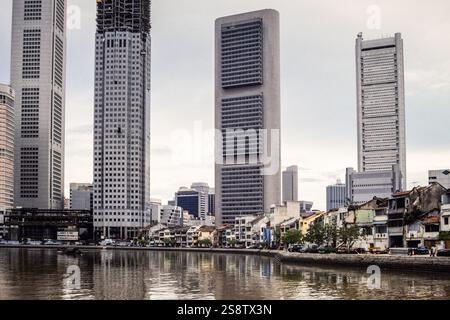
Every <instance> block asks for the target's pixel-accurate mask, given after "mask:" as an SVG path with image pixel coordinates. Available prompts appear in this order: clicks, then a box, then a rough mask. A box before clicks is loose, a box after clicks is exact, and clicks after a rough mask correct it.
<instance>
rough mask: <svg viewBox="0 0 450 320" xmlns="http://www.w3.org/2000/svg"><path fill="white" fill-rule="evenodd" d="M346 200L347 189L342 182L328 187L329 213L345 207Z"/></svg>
mask: <svg viewBox="0 0 450 320" xmlns="http://www.w3.org/2000/svg"><path fill="white" fill-rule="evenodd" d="M346 198H347V197H346V187H345V184H344V183H341V181H337V183H336V184H335V185H331V186H327V211H331V210H333V209H339V208H342V207H344V206H345V204H346Z"/></svg>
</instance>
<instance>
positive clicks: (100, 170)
mask: <svg viewBox="0 0 450 320" xmlns="http://www.w3.org/2000/svg"><path fill="white" fill-rule="evenodd" d="M150 44H151V40H150V0H102V1H97V33H96V49H95V56H96V63H95V70H96V71H95V111H94V227H95V229H96V231H99V232H100V233H102V234H103V235H104V236H106V237H113V238H121V239H129V238H133V237H135V236H136V235H137V232H138V230H139V229H141V228H143V227H144V226H146V225H147V224H150V220H151V217H150V53H151V51H150Z"/></svg>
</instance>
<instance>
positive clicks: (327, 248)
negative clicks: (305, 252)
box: [317, 246, 337, 254]
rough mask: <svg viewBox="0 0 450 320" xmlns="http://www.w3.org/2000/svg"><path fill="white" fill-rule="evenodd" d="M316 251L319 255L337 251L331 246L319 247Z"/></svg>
mask: <svg viewBox="0 0 450 320" xmlns="http://www.w3.org/2000/svg"><path fill="white" fill-rule="evenodd" d="M317 250H318V252H319V253H321V254H330V253H337V249H336V248H333V247H331V246H320V247H319V248H318V249H317Z"/></svg>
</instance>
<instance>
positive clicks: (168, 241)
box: [164, 238, 177, 247]
mask: <svg viewBox="0 0 450 320" xmlns="http://www.w3.org/2000/svg"><path fill="white" fill-rule="evenodd" d="M176 242H177V241H176V240H175V239H169V238H164V245H165V246H166V247H173V246H174V245H175V244H176Z"/></svg>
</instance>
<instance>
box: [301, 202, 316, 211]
mask: <svg viewBox="0 0 450 320" xmlns="http://www.w3.org/2000/svg"><path fill="white" fill-rule="evenodd" d="M313 206H314V202H312V201H304V200H303V201H300V213H307V212H311V211H312V208H313Z"/></svg>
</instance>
